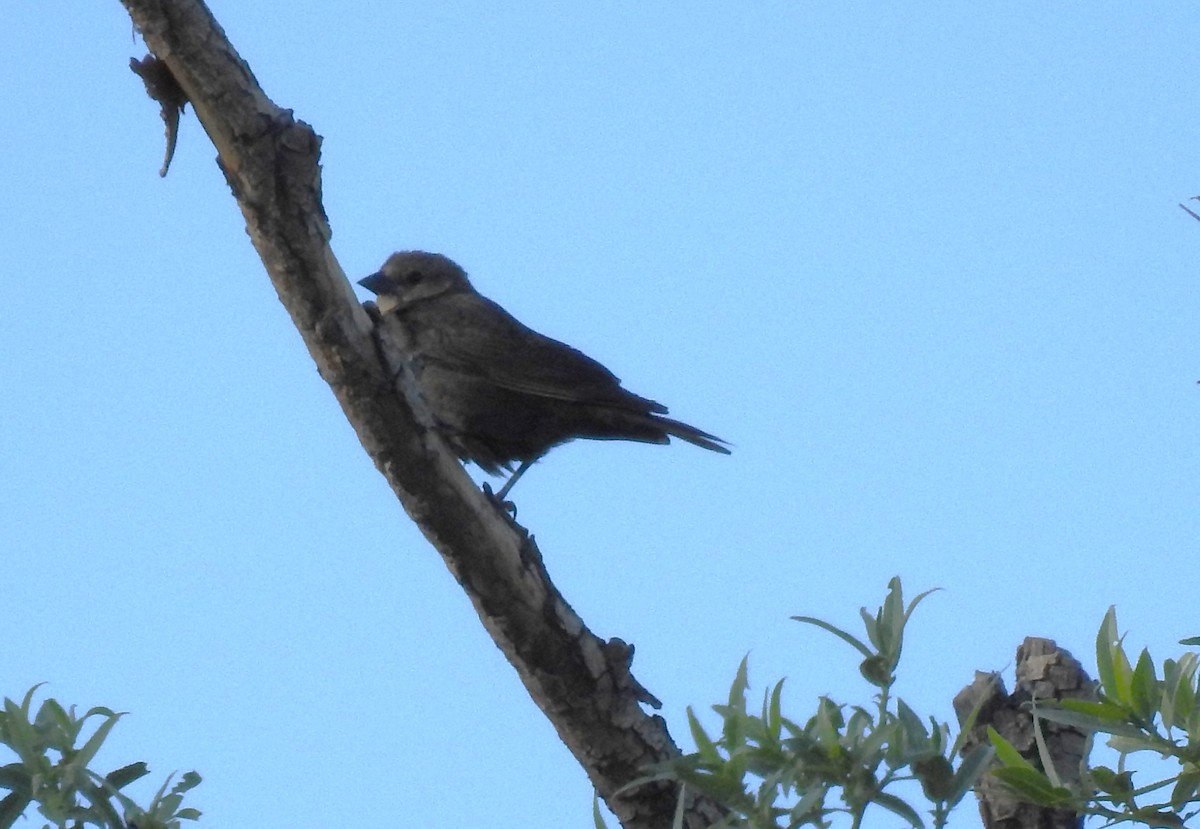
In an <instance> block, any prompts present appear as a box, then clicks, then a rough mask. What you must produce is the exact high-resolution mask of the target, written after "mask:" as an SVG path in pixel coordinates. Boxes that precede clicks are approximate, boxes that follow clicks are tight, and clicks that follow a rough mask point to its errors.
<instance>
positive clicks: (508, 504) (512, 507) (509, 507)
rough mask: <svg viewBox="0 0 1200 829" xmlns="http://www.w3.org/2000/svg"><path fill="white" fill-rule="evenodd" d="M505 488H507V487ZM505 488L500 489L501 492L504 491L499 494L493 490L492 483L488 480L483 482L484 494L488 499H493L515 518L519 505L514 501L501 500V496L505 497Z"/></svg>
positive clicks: (493, 501)
mask: <svg viewBox="0 0 1200 829" xmlns="http://www.w3.org/2000/svg"><path fill="white" fill-rule="evenodd" d="M504 489H507V487H505V488H504ZM504 489H501V490H500V492H501V493H502V494H501V495H497V494H496V493H494V492H492V485H491V484H489V483H488V482H487V481H484V482H483V494H484V495H486V496H487V497H488V500H489V501H491V502H492V503H493V504H495V505H496V506H498V507H499V508H500V509H501V510H503V511H504V512H506V513H508V516H509V517H510V518H514V519H515V518H516V517H517V505H516V504H514V503H513V502H512V501H504V500H501V498H502V497H503V493H504Z"/></svg>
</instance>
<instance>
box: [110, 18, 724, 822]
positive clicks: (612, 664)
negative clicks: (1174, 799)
mask: <svg viewBox="0 0 1200 829" xmlns="http://www.w3.org/2000/svg"><path fill="white" fill-rule="evenodd" d="M122 4H123V5H124V7H125V8H126V10H127V11H128V12H129V15H130V17H131V18H132V19H133V23H134V25H135V26H136V27H137V29H138V31H139V32H140V33H141V34H142V36H143V37H144V38H145V41H146V45H147V46H148V47H149V49H150V51H151V52H152V54H153V56H154V57H155V58H157V59H158V61H159V62H161V63H162V64H163V65H164V66H165V68H166V70H168V71H169V74H170V76H171V77H173V79H174V81H175V82H176V83H177V84H178V88H179V89H180V90H182V93H183V95H185V96H186V100H187V103H190V104H191V105H192V108H193V110H194V112H195V114H196V116H197V118H198V119H199V121H200V123H201V124H202V125H203V127H204V129H205V131H206V132H207V133H208V136H209V138H210V139H211V140H212V143H213V145H214V146H215V147H216V150H217V163H218V166H219V167H220V169H221V171H222V173H223V174H224V176H225V179H226V181H227V182H228V184H229V187H230V189H231V190H232V192H233V195H234V198H235V199H236V200H237V204H238V207H239V208H240V209H241V211H242V215H243V216H244V217H245V220H246V229H247V232H248V233H249V235H250V239H251V242H252V243H253V245H254V247H255V249H256V250H257V251H258V254H259V256H260V257H261V259H262V262H263V265H264V266H265V268H266V271H267V275H268V276H269V277H270V279H271V282H272V284H273V285H274V286H275V289H276V291H277V293H278V294H279V299H280V301H281V302H282V303H283V305H284V307H285V308H286V309H287V311H288V313H289V314H290V315H291V318H292V320H293V322H294V323H295V325H296V328H297V329H298V331H299V332H300V336H301V337H302V339H303V340H304V344H305V345H306V346H307V348H308V351H309V353H310V354H311V355H312V357H313V359H314V361H315V362H316V364H317V367H318V369H319V371H320V374H321V377H322V378H323V379H324V380H325V381H326V382H327V383H328V384H329V386H330V389H331V390H332V391H333V393H334V395H335V396H336V397H337V400H338V402H339V403H340V404H341V406H342V409H343V411H344V412H345V415H346V417H347V418H348V419H349V421H350V423H351V425H352V426H353V428H354V430H355V432H356V433H357V435H358V438H359V440H360V441H361V443H362V445H363V448H364V449H366V451H367V454H368V455H369V456H370V457H371V459H372V460H373V461H374V463H375V466H376V467H377V468H378V469H379V471H380V473H382V474H383V476H384V477H385V478H386V479H387V482H388V484H389V485H390V486H391V487H392V489H393V491H394V492H395V493H396V496H397V498H398V499H399V501H400V503H401V504H402V505H403V507H404V509H405V510H406V511H407V513H408V514H409V516H411V518H412V519H413V521H415V522H416V523H417V525H418V526H419V527H420V529H421V531H422V532H423V533H424V534H425V536H426V538H428V539H429V541H430V543H431V544H432V545H433V546H434V548H435V549H436V550H437V551H438V553H440V554H441V556H442V558H443V560H444V561H445V563H446V566H447V567H449V569H450V572H451V573H452V574H453V575H454V578H455V579H456V580H457V581H458V582H459V584H461V585H462V587H463V589H464V590H465V591H466V593H467V595H468V596H469V597H470V600H471V603H472V605H473V606H474V608H475V610H476V612H477V613H478V614H479V618H480V620H481V621H482V622H483V625H484V627H485V628H486V629H487V631H488V633H489V634H491V636H492V638H493V639H494V640H495V642H496V645H497V646H498V647H499V648H500V650H501V651H502V652H503V653H504V655H505V657H506V658H507V659H508V661H509V662H510V663H511V664H512V665H513V667H514V668H516V671H517V673H518V675H519V676H520V678H521V681H522V682H523V683H524V684H525V687H526V689H528V691H529V694H530V696H531V697H532V698H533V700H534V702H535V703H536V704H537V705H538V707H540V708H541V710H542V711H543V712H544V713H545V715H546V717H547V718H549V719H550V721H551V722H552V723H553V724H554V727H555V729H556V730H557V732H558V734H559V736H560V737H561V738H562V740H563V742H564V743H565V744H566V745H567V747H568V748H569V749H570V751H571V752H572V754H573V755H574V756H575V758H576V759H577V760H578V761H579V763H580V765H582V766H583V768H584V770H585V771H586V773H587V775H588V777H589V778H590V779H591V781H592V783H593V784H594V785H595V787H596V789H597V791H598V792H599V793H600V795H601V797H603V799H604V801H605V803H607V804H608V806H609V807H610V808H611V809H612V810H613V812H614V813H615V814H616V815H617V817H618V819H619V820H620V821H621V824H622V826H624V827H626V829H662V827H667V826H670V825H671V820H672V817H673V815H674V813H675V809H676V803H677V798H678V789H677V787H675V786H674V785H671V784H667V783H657V784H654V785H648V786H641V787H639V788H636V789H634V790H632V791H630V792H627V793H625V794H621V795H618V794H617V791H618V789H620V788H621V787H622V786H624V785H626V784H627V783H629V782H631V781H633V780H635V779H637V778H638V777H640V776H642V774H643V768H644V767H645V766H646V765H647V764H652V763H658V762H662V761H665V760H668V759H670V758H673V757H675V756H678V754H679V749H678V748H677V747H676V746H675V744H674V743H673V742H672V740H671V737H670V735H669V734H668V733H667V729H666V723H665V722H664V720H663V719H662V718H661V717H658V716H652V715H649V714H647V713H646V712H645V711H644V710H643V707H642V706H643V704H645V703H647V702H652V701H653V697H652V696H651V695H650V694H649V692H647V691H646V690H645V689H644V688H642V687H641V686H640V685H639V684H638V683H637V681H636V680H635V679H634V678H633V677H632V675H631V674H630V672H629V663H630V660H631V658H632V648H630V647H629V646H627V645H625V644H624V643H623V642H621V641H620V640H618V639H612V640H609V641H604V640H602V639H600V638H598V637H596V636H595V635H594V634H593V633H592V632H591V631H590V630H589V629H588V628H587V626H586V625H585V624H584V623H583V621H582V620H581V619H580V618H579V617H578V616H577V615H576V614H575V612H574V611H573V610H572V609H571V607H570V605H568V604H567V602H566V600H565V599H564V598H563V597H562V596H561V595H560V594H559V592H558V591H557V590H556V589H555V587H554V585H553V584H552V583H551V581H550V579H549V577H548V576H547V573H546V569H545V567H544V566H543V564H542V557H541V554H540V553H539V551H538V549H537V546H536V545H535V544H534V542H533V539H532V537H530V535H529V534H528V533H527V532H526V531H525V530H524V529H522V528H521V527H520V526H518V525H517V524H516V522H515V521H513V520H512V519H511V518H509V516H508V515H507V514H505V513H504V512H503V511H502V510H501V509H499V508H498V507H497V505H496V504H495V502H494V501H492V500H489V499H488V498H487V497H486V496H485V495H484V494H483V493H481V492H480V491H479V489H477V488H476V487H475V485H474V484H473V483H472V482H471V480H470V478H469V477H468V476H467V475H466V473H465V472H464V471H463V469H462V467H461V465H460V464H459V463H458V461H457V459H456V458H455V457H454V455H453V454H452V453H451V452H450V451H449V450H448V449H447V448H446V446H445V445H444V444H443V443H442V441H441V440H440V439H439V438H438V437H437V436H436V435H435V434H433V433H432V432H431V431H430V430H429V429H428V428H425V427H424V426H423V425H422V418H423V412H422V410H421V404H420V401H419V399H418V398H417V397H416V395H415V394H414V392H413V388H412V384H411V377H410V376H409V373H408V371H407V370H406V367H405V364H404V359H403V355H401V354H397V353H394V352H393V351H392V349H393V346H392V345H391V344H390V343H388V342H385V341H384V340H382V339H381V338H378V337H376V336H375V333H374V323H373V320H372V319H371V316H370V315H369V314H368V313H367V312H366V311H365V310H364V308H363V307H362V306H360V305H359V303H358V301H357V300H356V299H355V296H354V293H353V291H352V289H351V286H350V284H349V282H348V281H347V279H346V276H345V274H344V273H343V272H342V269H341V267H340V266H339V265H338V263H337V260H336V259H335V258H334V255H333V252H332V250H331V249H330V246H329V239H330V228H329V223H328V220H327V217H326V215H325V211H324V208H323V206H322V202H321V172H320V167H319V166H318V157H319V153H320V145H321V139H320V137H319V136H318V135H317V134H316V133H315V132H314V131H313V129H312V128H311V127H309V126H308V125H307V124H305V123H303V122H302V121H299V120H297V119H295V118H294V117H293V116H292V113H291V111H289V110H286V109H282V108H280V107H279V106H277V105H276V104H274V103H273V102H272V101H271V100H270V99H269V98H268V97H267V96H266V94H265V93H264V92H263V90H262V89H261V88H260V87H259V85H258V82H257V81H256V80H255V77H254V75H253V73H252V72H251V71H250V68H249V66H248V65H247V64H246V62H245V61H244V60H243V59H242V58H241V56H240V55H239V54H238V53H237V52H236V51H235V49H234V48H233V46H232V45H231V44H230V42H229V40H228V39H227V38H226V36H225V33H224V32H223V31H222V29H221V27H220V26H219V25H218V24H217V22H216V20H215V19H213V16H212V14H211V13H210V12H209V10H208V8H207V7H206V6H205V5H204V4H203V3H202V2H200V0H122ZM141 66H142V71H139V74H141V75H143V77H146V72H149V71H153V70H152V69H151V68H147V67H146V65H145V62H142V63H141ZM158 68H159V69H161V68H162V67H158ZM157 77H158V80H159V81H162V80H163V78H162V76H161V75H158V76H157ZM162 86H163V84H161V83H158V84H151V83H149V82H148V84H147V87H148V89H150V91H151V93H152V94H154V89H155V88H162ZM168 86H169V84H168ZM177 103H178V102H177V101H172V103H171V105H173V106H177ZM167 109H168V106H167V103H166V102H164V119H165V120H166V121H167V123H168V130H170V129H171V122H170V121H171V119H170V116H169V114H168V112H167ZM151 123H152V122H151V121H150V120H148V121H147V126H148V128H149V126H150V124H151ZM586 808H587V807H586V804H581V815H580V817H581V820H584V821H586V820H587V818H586ZM720 815H721V810H720V809H719V808H718V807H717V806H716V805H715V804H714V803H712V802H710V801H707V800H704V799H702V798H691V799H690V800H689V802H688V809H687V812H686V815H685V825H687V826H689V827H692V828H693V829H695V828H696V827H702V826H707V825H709V824H711V823H712V822H714V821H715V820H716V819H718V818H719V817H720Z"/></svg>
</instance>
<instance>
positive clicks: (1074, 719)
mask: <svg viewBox="0 0 1200 829" xmlns="http://www.w3.org/2000/svg"><path fill="white" fill-rule="evenodd" d="M1059 702H1060V703H1061V704H1062V705H1063V707H1062V708H1057V707H1055V708H1049V707H1044V708H1043V707H1039V708H1038V717H1040V718H1041V719H1043V720H1049V721H1050V722H1056V723H1062V724H1063V725H1071V726H1075V727H1076V728H1082V729H1084V730H1085V731H1101V732H1104V733H1105V734H1113V735H1119V736H1123V737H1130V738H1141V737H1145V734H1146V732H1145V731H1144V730H1143V729H1141V728H1138V727H1137V726H1136V725H1132V724H1131V723H1129V722H1127V721H1126V720H1125V719H1124V717H1126V716H1128V714H1126V713H1125V712H1124V711H1121V709H1119V708H1115V707H1114V708H1113V709H1110V711H1106V712H1105V716H1103V717H1095V716H1092V715H1091V714H1086V713H1082V712H1077V711H1073V710H1069V709H1068V708H1067V705H1066V703H1068V702H1071V703H1077V702H1079V701H1078V700H1059ZM1090 705H1097V703H1090ZM1074 707H1075V706H1074V705H1072V706H1071V708H1074ZM1111 710H1116V711H1118V712H1119V713H1121V714H1122V715H1123V716H1122V718H1121V719H1120V720H1118V721H1114V720H1112V719H1109V718H1108V713H1110V712H1111Z"/></svg>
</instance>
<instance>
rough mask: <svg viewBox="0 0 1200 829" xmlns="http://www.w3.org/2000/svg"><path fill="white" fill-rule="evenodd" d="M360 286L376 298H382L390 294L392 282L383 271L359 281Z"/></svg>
mask: <svg viewBox="0 0 1200 829" xmlns="http://www.w3.org/2000/svg"><path fill="white" fill-rule="evenodd" d="M358 284H359V285H362V286H363V287H364V288H366V289H367V290H368V291H370V292H371V293H373V294H375V296H382V295H383V294H386V293H387V292H388V287H389V286H390V285H391V280H390V279H388V278H387V277H386V276H384V274H383V271H376V272H375V273H373V274H371V275H370V276H368V277H364V278H363V279H360V280H358Z"/></svg>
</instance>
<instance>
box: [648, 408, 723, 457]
mask: <svg viewBox="0 0 1200 829" xmlns="http://www.w3.org/2000/svg"><path fill="white" fill-rule="evenodd" d="M654 422H655V423H656V424H657V425H659V426H661V427H662V430H663V431H664V432H666V433H667V434H668V435H671V436H672V437H677V438H679V439H680V440H686V441H687V442H688V443H690V444H693V445H694V446H699V447H700V448H701V449H708V450H711V451H713V452H720V453H721V454H722V455H728V454H730V451H729V447H728V446H724V445H723V444H726V443H728V442H729V441H727V440H723V439H721V438H719V437H717V436H716V435H710V434H709V433H708V432H703V431H701V430H699V429H697V428H696V427H695V426H689V425H688V424H686V423H683V422H682V421H679V420H672V419H671V418H669V417H662V416H661V415H658V416H655V417H654Z"/></svg>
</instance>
